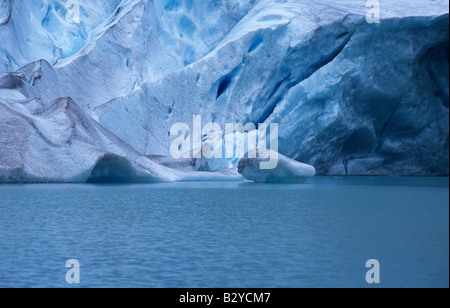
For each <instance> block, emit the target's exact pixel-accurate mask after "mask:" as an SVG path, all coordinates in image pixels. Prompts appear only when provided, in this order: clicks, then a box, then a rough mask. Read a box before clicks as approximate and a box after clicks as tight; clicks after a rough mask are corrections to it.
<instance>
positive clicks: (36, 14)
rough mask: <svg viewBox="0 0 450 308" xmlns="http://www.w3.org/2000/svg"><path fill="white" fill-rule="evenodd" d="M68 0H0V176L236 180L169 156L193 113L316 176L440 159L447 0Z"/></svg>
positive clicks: (418, 167) (435, 167)
mask: <svg viewBox="0 0 450 308" xmlns="http://www.w3.org/2000/svg"><path fill="white" fill-rule="evenodd" d="M79 2H80V23H79V24H76V23H69V22H68V21H67V20H66V18H65V16H66V13H67V8H66V1H64V0H44V1H28V0H14V1H11V0H0V39H1V43H0V109H1V112H0V182H87V181H90V182H95V181H100V182H101V181H105V182H108V181H129V182H156V181H169V182H170V181H183V180H210V179H212V180H242V177H241V176H240V175H239V174H238V172H237V170H236V168H237V167H238V164H239V158H236V157H235V158H232V159H229V160H220V159H219V160H218V159H215V160H214V159H213V160H209V161H208V160H205V159H201V160H195V159H189V160H186V161H177V160H174V159H171V158H170V157H168V156H169V155H170V152H169V151H170V145H171V143H172V142H173V138H172V137H170V133H169V132H170V129H171V127H172V125H173V124H175V123H179V122H181V123H186V124H189V125H191V124H192V116H193V115H201V116H202V119H203V121H204V122H205V123H208V122H215V123H218V124H219V125H221V126H223V125H224V124H225V123H249V122H250V123H254V124H256V125H257V124H258V123H266V124H270V123H278V124H279V146H280V147H279V152H280V154H281V155H284V156H286V157H289V158H292V159H295V160H296V161H298V162H302V163H305V164H309V165H312V166H314V167H315V169H316V171H317V174H320V175H448V174H449V109H448V108H449V104H448V101H449V15H448V13H449V4H448V2H447V1H444V0H435V1H432V0H426V1H406V0H401V1H395V2H394V1H380V3H381V5H380V9H381V11H380V18H381V19H380V23H368V22H367V20H366V15H367V13H368V11H369V9H370V8H368V7H366V1H359V0H358V1H357V0H342V1H331V0H309V1H307V0H285V1H275V0H229V1H217V0H205V1H192V0H155V1H149V0H123V1H120V0H109V1H106V0H96V1H94V0H92V1H79ZM191 128H192V127H191ZM205 166H208V167H209V168H205ZM208 171H209V172H208Z"/></svg>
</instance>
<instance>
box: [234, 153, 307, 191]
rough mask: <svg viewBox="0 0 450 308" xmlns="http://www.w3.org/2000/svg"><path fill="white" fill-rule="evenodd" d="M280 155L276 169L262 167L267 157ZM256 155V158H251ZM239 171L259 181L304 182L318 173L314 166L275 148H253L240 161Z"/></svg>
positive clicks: (250, 178) (248, 177) (246, 176)
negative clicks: (289, 156)
mask: <svg viewBox="0 0 450 308" xmlns="http://www.w3.org/2000/svg"><path fill="white" fill-rule="evenodd" d="M276 156H278V165H277V166H276V168H274V169H261V166H260V163H261V162H263V161H266V160H268V159H266V157H276ZM250 157H256V158H250ZM238 171H239V173H240V174H242V175H243V176H244V177H245V178H246V179H248V180H251V181H254V182H257V183H303V182H305V181H306V179H307V178H309V177H313V176H315V175H316V169H315V168H314V167H313V166H310V165H307V164H303V163H300V162H298V161H295V160H293V159H290V158H288V157H286V156H284V155H281V154H279V153H277V152H275V151H273V150H262V149H258V150H253V151H250V152H248V153H247V155H246V158H243V159H241V160H240V161H239V169H238Z"/></svg>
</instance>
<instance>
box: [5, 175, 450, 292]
mask: <svg viewBox="0 0 450 308" xmlns="http://www.w3.org/2000/svg"><path fill="white" fill-rule="evenodd" d="M448 202H449V180H448V178H332V177H316V178H314V179H311V180H309V181H308V182H307V184H305V185H262V184H252V183H178V184H155V185H130V186H126V185H121V186H101V185H5V186H0V287H74V286H75V285H68V284H67V283H66V280H65V275H66V271H67V270H68V269H67V268H65V265H66V261H67V260H69V259H77V260H78V261H79V263H80V275H81V283H80V284H79V285H76V286H75V287H193V288H196V287H374V286H373V285H371V286H370V285H368V284H367V283H366V280H365V276H366V272H367V271H368V269H366V268H365V264H366V261H367V260H369V259H377V260H378V261H379V262H380V266H381V271H380V275H381V284H380V285H379V286H381V287H448V286H449V205H448Z"/></svg>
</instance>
